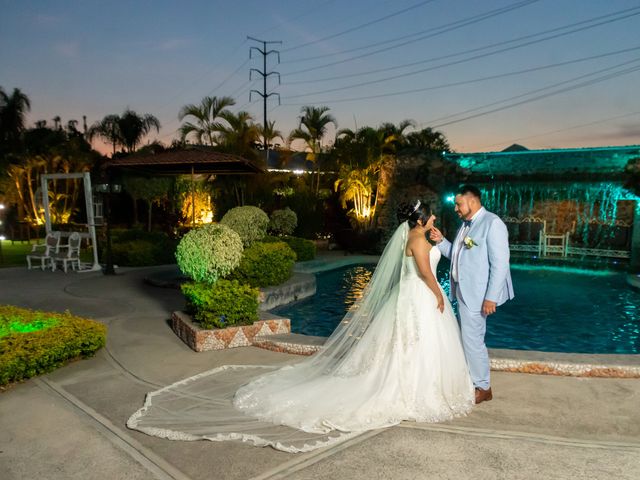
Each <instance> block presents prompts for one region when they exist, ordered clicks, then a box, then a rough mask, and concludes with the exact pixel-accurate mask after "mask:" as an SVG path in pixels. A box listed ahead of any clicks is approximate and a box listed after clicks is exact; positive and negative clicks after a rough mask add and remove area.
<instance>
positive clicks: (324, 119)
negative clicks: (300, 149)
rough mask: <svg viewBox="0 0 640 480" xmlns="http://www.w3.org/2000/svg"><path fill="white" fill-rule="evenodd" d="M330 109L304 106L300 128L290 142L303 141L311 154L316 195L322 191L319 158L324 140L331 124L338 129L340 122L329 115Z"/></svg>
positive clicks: (290, 137) (295, 131) (291, 136)
mask: <svg viewBox="0 0 640 480" xmlns="http://www.w3.org/2000/svg"><path fill="white" fill-rule="evenodd" d="M328 111H329V107H312V106H308V105H307V106H304V107H302V109H301V110H300V113H302V115H301V116H300V126H299V127H298V128H296V129H295V130H293V131H292V132H291V134H289V140H302V141H303V142H305V144H306V146H307V148H308V149H309V150H311V152H310V153H309V154H308V155H307V159H309V160H311V161H312V162H314V164H315V170H316V193H317V192H318V191H319V190H320V169H319V165H318V156H319V155H320V152H321V151H322V139H323V137H324V136H325V135H326V134H327V131H328V126H329V124H333V126H334V128H337V126H338V122H337V121H336V119H335V118H334V117H333V115H331V114H329V113H327V112H328Z"/></svg>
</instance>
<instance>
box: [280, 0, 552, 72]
mask: <svg viewBox="0 0 640 480" xmlns="http://www.w3.org/2000/svg"><path fill="white" fill-rule="evenodd" d="M538 1H540V0H525V1H522V2H520V3H514V4H512V5H508V6H506V7H500V8H497V9H495V10H489V11H488V12H484V13H480V14H478V15H474V16H472V17H467V18H463V19H461V20H456V21H455V22H450V23H445V24H444V25H439V26H437V27H431V28H427V29H426V30H420V31H418V32H414V33H410V34H408V35H402V36H400V37H395V38H390V39H387V40H382V41H380V42H374V43H370V44H368V45H363V46H360V47H354V48H348V49H346V50H341V51H339V52H333V53H324V54H321V55H314V56H312V57H303V58H294V59H293V60H287V64H290V63H299V62H307V61H311V60H317V59H319V58H326V57H335V56H337V55H342V54H344V53H350V52H356V51H358V50H366V49H369V48H373V47H377V46H379V45H387V44H389V43H394V42H398V41H402V40H406V39H407V38H411V37H415V36H417V35H424V34H425V33H430V32H437V35H440V34H441V33H446V32H450V31H452V30H456V29H457V28H460V27H464V26H467V25H470V24H472V23H478V22H480V21H482V20H486V19H488V18H491V17H494V16H497V15H501V14H503V13H507V12H510V11H512V10H516V9H518V8H521V7H524V6H527V5H530V4H532V3H536V2H538ZM449 27H451V28H449ZM441 30H442V31H441ZM423 39H424V38H421V39H418V40H423ZM416 41H417V40H416Z"/></svg>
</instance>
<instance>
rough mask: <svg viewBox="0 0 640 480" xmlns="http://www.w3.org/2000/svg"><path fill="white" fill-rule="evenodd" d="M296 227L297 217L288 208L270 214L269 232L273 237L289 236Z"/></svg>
mask: <svg viewBox="0 0 640 480" xmlns="http://www.w3.org/2000/svg"><path fill="white" fill-rule="evenodd" d="M297 226H298V216H297V215H296V212H294V211H293V210H291V209H290V208H289V207H286V208H284V209H282V210H274V211H273V212H271V219H270V220H269V231H270V232H271V233H273V234H274V235H291V234H292V233H293V231H294V230H295V229H296V227H297Z"/></svg>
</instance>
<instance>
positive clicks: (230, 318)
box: [181, 280, 260, 328]
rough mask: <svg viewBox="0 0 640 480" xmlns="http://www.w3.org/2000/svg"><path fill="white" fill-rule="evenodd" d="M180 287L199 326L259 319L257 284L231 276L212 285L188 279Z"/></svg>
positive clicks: (206, 326) (217, 326)
mask: <svg viewBox="0 0 640 480" xmlns="http://www.w3.org/2000/svg"><path fill="white" fill-rule="evenodd" d="M181 288H182V293H184V296H185V297H186V298H187V310H188V311H189V313H191V314H192V315H193V318H194V320H195V321H197V322H198V323H199V324H200V326H201V327H202V328H225V327H230V326H233V325H250V324H252V323H253V322H255V321H256V320H258V295H259V293H260V292H259V290H258V289H257V288H253V287H250V286H249V285H242V284H241V283H240V282H238V281H230V280H218V281H217V282H216V283H215V284H214V285H211V284H208V283H201V282H200V283H198V282H189V283H184V284H182V286H181Z"/></svg>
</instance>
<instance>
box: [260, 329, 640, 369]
mask: <svg viewBox="0 0 640 480" xmlns="http://www.w3.org/2000/svg"><path fill="white" fill-rule="evenodd" d="M254 345H255V346H256V347H260V348H265V349H267V350H272V351H274V352H280V353H293V354H297V355H313V354H314V353H316V352H317V351H318V350H320V348H322V347H319V346H317V345H304V344H296V343H291V342H281V341H273V340H271V339H269V338H268V337H262V338H259V339H257V340H254ZM491 370H494V371H498V372H516V373H532V374H538V375H559V376H569V377H610V378H611V377H615V378H640V366H633V365H613V366H612V365H597V364H582V363H567V362H545V361H537V362H531V361H527V360H516V359H502V358H499V359H498V358H493V359H491Z"/></svg>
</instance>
